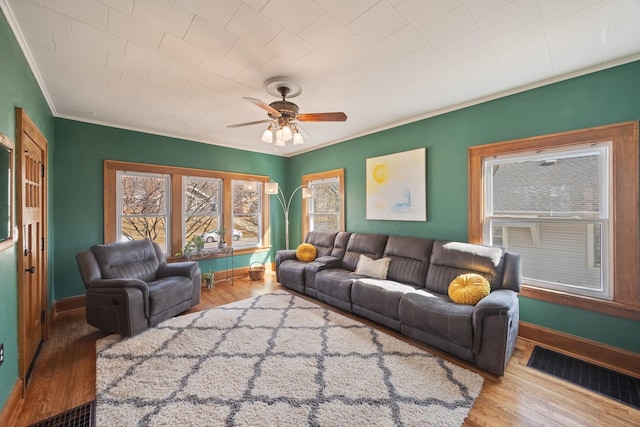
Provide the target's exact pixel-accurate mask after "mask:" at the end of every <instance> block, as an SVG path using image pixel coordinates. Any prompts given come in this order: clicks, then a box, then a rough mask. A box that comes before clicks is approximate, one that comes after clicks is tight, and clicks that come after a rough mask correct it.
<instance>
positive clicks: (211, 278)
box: [202, 270, 216, 289]
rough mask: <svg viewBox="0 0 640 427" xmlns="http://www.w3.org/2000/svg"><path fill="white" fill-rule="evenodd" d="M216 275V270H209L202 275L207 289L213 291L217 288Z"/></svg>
mask: <svg viewBox="0 0 640 427" xmlns="http://www.w3.org/2000/svg"><path fill="white" fill-rule="evenodd" d="M215 275H216V272H215V271H214V270H209V271H206V272H204V273H202V280H204V283H205V284H206V285H207V288H209V289H211V288H213V287H214V286H215V284H216V283H215Z"/></svg>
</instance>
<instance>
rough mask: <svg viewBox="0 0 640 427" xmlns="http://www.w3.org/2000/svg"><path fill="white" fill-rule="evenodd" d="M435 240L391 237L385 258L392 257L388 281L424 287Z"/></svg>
mask: <svg viewBox="0 0 640 427" xmlns="http://www.w3.org/2000/svg"><path fill="white" fill-rule="evenodd" d="M432 247H433V240H431V239H423V238H420V237H406V236H389V238H388V239H387V244H386V245H385V247H384V254H383V256H384V257H390V258H391V263H390V264H389V271H388V272H387V279H390V280H395V281H396V282H401V283H407V284H410V285H415V286H418V287H424V282H425V278H426V276H427V270H428V268H429V259H430V258H431V250H432Z"/></svg>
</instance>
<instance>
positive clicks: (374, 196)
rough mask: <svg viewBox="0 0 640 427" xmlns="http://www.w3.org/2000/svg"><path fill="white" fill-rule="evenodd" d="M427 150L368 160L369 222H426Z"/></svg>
mask: <svg viewBox="0 0 640 427" xmlns="http://www.w3.org/2000/svg"><path fill="white" fill-rule="evenodd" d="M425 154H426V149H425V148H419V149H417V150H411V151H404V152H402V153H395V154H389V155H386V156H380V157H372V158H369V159H367V180H366V184H367V190H366V191H367V219H382V220H396V221H426V220H427V193H426V166H425V164H426V155H425Z"/></svg>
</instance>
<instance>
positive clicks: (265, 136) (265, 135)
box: [262, 126, 273, 144]
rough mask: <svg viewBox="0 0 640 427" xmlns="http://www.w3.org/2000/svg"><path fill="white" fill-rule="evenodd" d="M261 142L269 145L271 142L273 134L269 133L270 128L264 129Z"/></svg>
mask: <svg viewBox="0 0 640 427" xmlns="http://www.w3.org/2000/svg"><path fill="white" fill-rule="evenodd" d="M262 142H266V143H267V144H271V143H272V142H273V132H271V126H269V129H266V130H265V131H264V133H263V134H262Z"/></svg>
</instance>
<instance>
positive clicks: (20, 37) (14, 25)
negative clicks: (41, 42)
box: [0, 0, 57, 117]
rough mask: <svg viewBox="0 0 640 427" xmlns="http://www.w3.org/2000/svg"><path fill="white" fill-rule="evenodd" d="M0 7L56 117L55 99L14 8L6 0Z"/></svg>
mask: <svg viewBox="0 0 640 427" xmlns="http://www.w3.org/2000/svg"><path fill="white" fill-rule="evenodd" d="M0 9H2V12H3V13H4V16H5V18H6V19H7V22H8V23H9V27H11V31H13V35H14V37H15V38H16V40H17V41H18V45H19V46H20V49H21V50H22V54H23V55H24V57H25V59H26V60H27V64H29V68H30V69H31V74H33V77H34V78H35V79H36V82H37V83H38V87H39V88H40V92H41V93H42V96H43V97H44V99H45V101H46V102H47V105H48V106H49V110H50V111H51V114H52V115H53V116H54V117H56V116H57V112H56V109H55V106H54V104H53V100H52V99H51V96H50V95H49V92H48V91H47V87H46V86H45V84H44V80H43V79H42V75H41V74H40V71H38V67H37V66H36V61H35V59H34V58H33V55H32V54H31V51H30V50H29V46H28V45H27V41H26V40H25V37H24V34H23V33H22V30H21V29H20V26H19V25H18V21H17V20H16V17H15V14H14V13H13V10H12V9H11V7H10V6H9V4H8V3H7V1H6V0H0Z"/></svg>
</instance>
